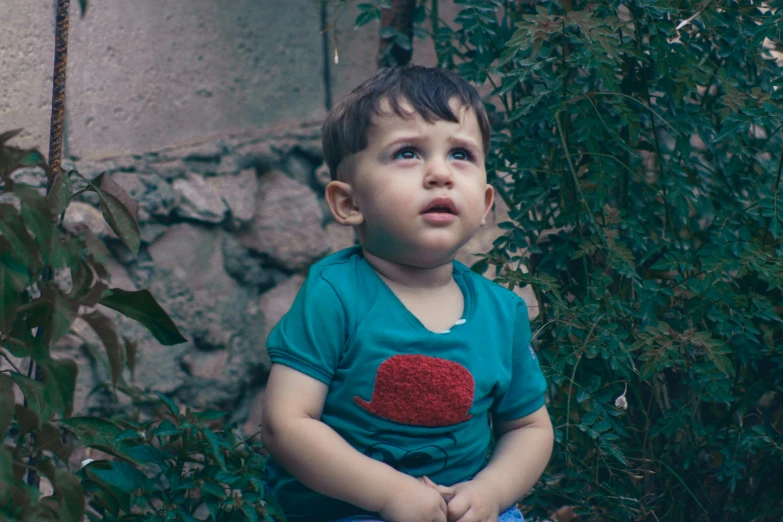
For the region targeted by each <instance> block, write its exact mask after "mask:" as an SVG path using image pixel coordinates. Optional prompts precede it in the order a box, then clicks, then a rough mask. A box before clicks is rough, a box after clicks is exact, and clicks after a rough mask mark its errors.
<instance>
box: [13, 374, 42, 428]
mask: <svg viewBox="0 0 783 522" xmlns="http://www.w3.org/2000/svg"><path fill="white" fill-rule="evenodd" d="M10 376H11V380H13V381H14V383H15V384H16V385H17V386H19V389H21V390H22V394H24V397H25V399H27V407H28V408H29V409H30V411H32V412H33V413H34V414H35V415H37V416H38V419H39V422H42V423H46V422H49V420H50V419H51V418H52V412H51V409H50V408H49V404H48V403H47V402H46V400H45V399H44V385H43V384H42V383H40V382H38V381H35V380H33V379H31V378H29V377H25V376H24V375H22V374H20V373H16V372H12V373H11V374H10Z"/></svg>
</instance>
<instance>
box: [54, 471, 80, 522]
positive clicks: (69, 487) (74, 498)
mask: <svg viewBox="0 0 783 522" xmlns="http://www.w3.org/2000/svg"><path fill="white" fill-rule="evenodd" d="M53 484H54V492H55V498H56V499H57V501H58V503H59V505H60V509H59V510H58V512H57V514H58V515H59V517H60V520H61V521H62V522H82V520H83V518H84V491H83V490H82V485H81V482H80V481H79V479H78V478H77V477H76V476H75V475H73V474H71V473H69V472H67V471H65V470H64V469H57V470H55V471H54V480H53Z"/></svg>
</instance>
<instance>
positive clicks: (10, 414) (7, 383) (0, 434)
mask: <svg viewBox="0 0 783 522" xmlns="http://www.w3.org/2000/svg"><path fill="white" fill-rule="evenodd" d="M13 383H14V381H12V380H11V378H10V377H8V376H7V375H5V374H4V373H0V440H5V432H6V431H8V428H9V427H10V426H11V421H12V420H13V418H14V406H15V404H14V403H15V402H16V401H15V400H14V389H13Z"/></svg>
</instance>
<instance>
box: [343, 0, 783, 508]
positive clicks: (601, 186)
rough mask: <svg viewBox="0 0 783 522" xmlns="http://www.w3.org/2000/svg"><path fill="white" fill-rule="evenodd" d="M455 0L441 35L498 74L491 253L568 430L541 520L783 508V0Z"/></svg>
mask: <svg viewBox="0 0 783 522" xmlns="http://www.w3.org/2000/svg"><path fill="white" fill-rule="evenodd" d="M455 3H456V4H459V6H461V10H460V12H459V15H458V16H457V18H456V20H455V24H454V25H455V26H456V27H455V28H452V26H450V25H448V24H447V23H445V22H443V21H442V20H437V18H435V23H433V24H431V25H430V27H432V28H434V30H433V31H432V32H431V34H432V37H433V39H434V42H435V48H436V51H437V54H438V60H439V62H440V65H442V66H444V67H449V68H453V69H456V70H457V71H458V72H459V73H460V74H461V75H462V76H463V77H465V78H467V79H469V80H470V81H472V82H474V83H475V84H477V85H480V86H482V87H484V88H486V89H487V92H489V91H491V94H490V95H489V97H488V105H489V109H490V111H491V119H492V121H493V123H494V126H495V129H496V132H495V134H494V137H493V139H492V151H491V153H490V154H488V160H487V162H488V165H487V166H488V172H489V175H490V179H491V181H492V183H493V185H494V186H495V188H496V189H497V193H498V194H499V196H500V197H502V199H503V200H504V201H505V203H506V204H507V205H508V207H509V208H510V212H509V215H510V221H508V222H505V223H501V225H500V226H501V228H502V229H503V230H504V231H505V232H504V234H503V235H502V236H501V237H500V238H499V239H498V240H497V241H496V242H495V246H494V248H493V250H492V251H491V252H489V253H488V254H487V255H486V257H485V259H483V260H482V261H481V262H480V263H478V266H475V267H474V268H475V269H476V270H479V271H483V270H484V269H486V268H487V267H492V266H493V265H494V268H495V270H496V275H497V277H498V280H499V281H501V282H503V283H505V284H508V285H509V286H510V287H515V286H528V285H529V286H530V287H532V289H533V291H534V292H535V295H536V298H537V300H538V303H539V306H540V308H539V314H538V317H537V319H536V321H535V322H536V325H537V326H535V325H534V330H538V335H537V339H536V346H537V348H538V350H539V353H540V356H541V360H542V365H543V366H544V368H545V371H546V372H547V374H548V378H549V382H550V383H551V389H550V397H549V409H550V413H551V415H552V417H553V420H554V422H555V425H556V442H557V445H556V450H555V454H554V456H553V459H552V463H551V466H550V468H549V469H550V471H549V473H548V474H546V475H545V476H544V477H543V481H542V483H541V484H540V485H539V486H538V487H537V488H536V489H535V491H534V493H533V495H532V496H531V497H529V498H528V499H527V501H526V502H527V503H528V505H529V506H531V512H530V513H529V516H530V517H531V518H533V519H536V518H540V517H543V516H545V515H546V513H547V512H551V511H552V510H553V509H554V508H557V507H559V506H561V505H563V504H571V505H574V506H576V512H577V513H580V514H582V516H584V517H586V518H587V519H588V520H660V521H665V520H755V521H764V520H780V519H781V517H783V504H782V503H781V500H780V499H781V498H783V481H781V480H780V477H779V475H780V470H781V469H783V434H782V433H781V430H783V420H782V419H783V403H782V401H781V398H782V397H783V371H782V370H783V307H782V306H781V303H783V286H782V285H783V261H781V260H782V259H783V244H782V243H781V239H783V201H781V198H780V194H779V193H780V188H781V186H780V185H781V183H780V181H781V170H782V168H783V138H782V137H781V132H780V130H781V127H782V124H783V108H782V106H781V100H783V80H782V79H781V78H783V74H781V72H782V71H781V67H780V66H779V65H778V64H776V63H775V56H773V54H772V51H776V52H778V53H780V52H781V51H783V46H781V41H780V37H781V36H780V27H781V24H782V23H783V20H782V18H783V11H781V3H780V2H775V1H771V2H766V3H761V2H751V1H749V0H723V1H718V2H715V1H713V0H707V1H702V2H695V1H689V0H683V1H678V2H668V1H661V0H631V1H624V2H620V1H619V0H593V1H591V2H585V1H577V0H573V1H562V2H554V1H549V0H541V1H538V2H512V1H510V0H455ZM437 5H438V4H437V1H434V2H425V3H424V8H426V9H427V10H428V12H429V13H430V15H432V14H433V11H434V9H433V6H434V7H437ZM377 7H378V2H375V3H365V4H364V6H363V7H362V6H360V8H361V9H362V11H361V14H360V19H359V20H358V22H362V23H367V22H368V21H369V20H371V19H372V18H373V17H374V15H372V14H367V13H376V11H375V9H376V8H377ZM420 18H422V19H426V18H428V17H426V16H425V17H420ZM429 18H432V17H429ZM776 56H777V58H778V59H780V56H781V55H780V54H778V55H776ZM626 408H627V409H626Z"/></svg>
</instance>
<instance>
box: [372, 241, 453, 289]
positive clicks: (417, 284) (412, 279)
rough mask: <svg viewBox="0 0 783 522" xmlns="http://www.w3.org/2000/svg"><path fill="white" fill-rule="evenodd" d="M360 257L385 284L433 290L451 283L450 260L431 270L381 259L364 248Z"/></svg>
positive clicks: (451, 268) (451, 266) (451, 269)
mask: <svg viewBox="0 0 783 522" xmlns="http://www.w3.org/2000/svg"><path fill="white" fill-rule="evenodd" d="M362 255H363V256H364V258H365V259H366V260H367V262H368V263H369V264H370V266H371V267H372V268H373V269H374V270H375V271H376V272H377V273H378V275H379V276H381V278H382V279H384V280H385V281H386V282H387V283H393V284H394V285H399V286H403V287H406V288H411V289H420V290H425V289H427V290H433V289H438V288H443V287H445V286H448V285H450V284H451V282H452V273H453V265H452V262H451V260H448V261H446V262H445V263H443V264H442V265H437V266H434V267H431V268H420V267H417V266H411V265H405V264H401V263H395V262H394V261H389V260H388V259H383V258H381V257H378V256H376V255H374V254H372V253H371V252H368V251H367V250H366V249H365V248H362Z"/></svg>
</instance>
